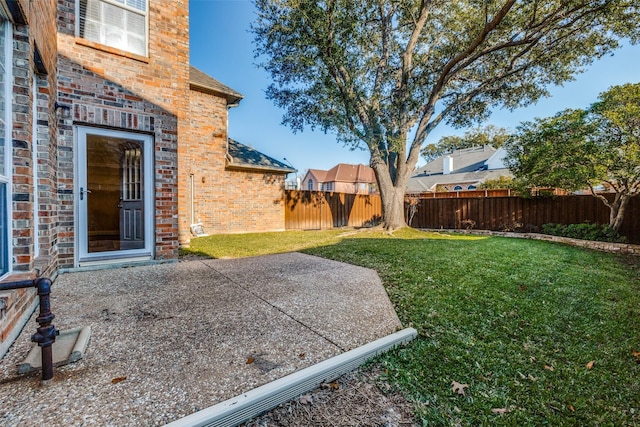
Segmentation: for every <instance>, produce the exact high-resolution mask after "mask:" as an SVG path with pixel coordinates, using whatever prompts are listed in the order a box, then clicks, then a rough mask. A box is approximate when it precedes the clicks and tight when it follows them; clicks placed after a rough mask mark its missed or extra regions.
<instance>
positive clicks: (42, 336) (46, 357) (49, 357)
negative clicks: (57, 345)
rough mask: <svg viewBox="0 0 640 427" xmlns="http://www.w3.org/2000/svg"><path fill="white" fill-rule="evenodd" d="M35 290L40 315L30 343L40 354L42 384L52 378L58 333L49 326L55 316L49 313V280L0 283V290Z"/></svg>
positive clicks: (39, 279) (53, 327) (42, 278)
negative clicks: (33, 344)
mask: <svg viewBox="0 0 640 427" xmlns="http://www.w3.org/2000/svg"><path fill="white" fill-rule="evenodd" d="M33 287H35V288H37V289H38V296H39V298H40V313H39V316H38V317H37V318H36V322H38V325H39V327H38V329H37V332H36V333H35V334H33V335H32V336H31V341H33V342H36V343H38V346H40V351H41V353H42V382H49V381H50V380H51V379H52V378H53V347H52V346H53V343H54V342H55V341H56V335H58V333H59V331H58V330H57V329H56V328H55V326H53V325H52V324H51V322H52V321H53V319H54V318H55V316H54V315H53V313H52V312H51V301H50V299H49V296H50V294H51V279H47V278H44V277H41V278H38V279H35V280H21V281H17V282H6V283H0V290H3V291H4V290H13V289H23V288H33Z"/></svg>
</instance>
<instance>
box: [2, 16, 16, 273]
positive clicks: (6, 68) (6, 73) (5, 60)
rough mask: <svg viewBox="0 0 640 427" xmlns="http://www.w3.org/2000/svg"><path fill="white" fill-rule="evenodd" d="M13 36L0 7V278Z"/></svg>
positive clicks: (5, 258) (7, 204) (5, 245)
mask: <svg viewBox="0 0 640 427" xmlns="http://www.w3.org/2000/svg"><path fill="white" fill-rule="evenodd" d="M12 38H13V36H12V33H11V23H10V22H9V20H8V19H7V17H6V16H5V15H4V14H3V12H2V8H0V277H2V276H3V275H5V274H6V273H8V272H9V267H10V264H9V259H10V247H9V233H10V232H11V225H10V223H9V220H10V218H11V215H10V213H11V212H10V209H11V198H10V197H11V189H10V187H9V184H10V182H11V62H12V61H11V58H12V55H11V52H12V51H11V49H12V45H13V44H12Z"/></svg>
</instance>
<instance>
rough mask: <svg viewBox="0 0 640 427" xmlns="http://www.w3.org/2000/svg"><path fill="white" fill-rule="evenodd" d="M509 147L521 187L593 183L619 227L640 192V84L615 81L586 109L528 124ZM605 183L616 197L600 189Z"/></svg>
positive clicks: (571, 188) (589, 185) (568, 187)
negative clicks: (618, 83)
mask: <svg viewBox="0 0 640 427" xmlns="http://www.w3.org/2000/svg"><path fill="white" fill-rule="evenodd" d="M505 148H506V150H507V158H506V162H507V164H508V166H509V168H510V169H511V170H512V172H513V173H514V175H515V177H516V180H517V181H519V182H520V185H521V186H523V187H558V188H563V189H566V190H569V191H575V190H580V189H584V188H589V189H590V190H591V194H593V195H594V196H595V197H597V198H599V199H600V200H602V202H603V203H604V204H605V205H606V206H607V207H608V208H609V212H610V215H609V225H610V226H611V227H612V228H614V229H615V230H616V231H617V230H619V229H620V226H621V225H622V221H623V219H624V213H625V209H626V207H627V205H628V203H629V200H630V199H631V198H632V197H635V196H637V195H639V194H640V83H636V84H626V85H622V86H614V87H612V88H610V89H609V90H608V91H606V92H604V93H602V94H600V96H599V100H598V102H595V103H594V104H592V105H591V106H590V107H589V108H588V109H586V110H565V111H562V112H560V113H558V114H556V115H555V116H553V117H550V118H544V119H537V120H536V121H535V122H526V123H523V124H522V125H520V126H519V127H518V129H517V131H516V133H515V134H514V135H513V136H512V138H511V139H509V140H508V141H507V143H506V144H505ZM602 184H605V185H606V187H607V188H608V189H610V190H612V191H613V192H614V197H613V200H610V199H609V198H607V197H606V196H605V195H604V194H600V193H598V192H597V191H596V190H595V188H596V187H597V186H599V185H602Z"/></svg>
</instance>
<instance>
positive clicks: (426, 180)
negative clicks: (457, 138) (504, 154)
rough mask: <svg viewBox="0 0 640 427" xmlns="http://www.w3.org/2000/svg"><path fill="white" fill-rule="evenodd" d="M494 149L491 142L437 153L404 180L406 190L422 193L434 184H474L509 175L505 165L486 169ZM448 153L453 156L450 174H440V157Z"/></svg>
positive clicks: (441, 165)
mask: <svg viewBox="0 0 640 427" xmlns="http://www.w3.org/2000/svg"><path fill="white" fill-rule="evenodd" d="M496 151H497V150H496V149H495V148H493V147H491V146H488V145H487V146H484V147H473V148H466V149H463V150H455V151H454V152H453V153H450V154H446V155H445V156H442V157H439V158H437V159H435V160H433V161H431V162H429V163H427V164H426V165H424V166H423V167H421V168H419V169H417V170H416V171H415V172H414V173H413V175H411V178H409V182H408V183H407V192H408V193H422V192H427V191H435V189H436V186H437V185H438V184H444V185H446V184H467V185H469V184H473V185H478V184H481V183H482V182H484V181H486V180H488V179H497V178H499V177H500V176H513V174H512V173H511V171H509V169H506V168H504V169H493V170H487V169H486V167H485V162H486V161H487V160H488V159H489V158H490V157H491V156H493V154H494V153H495V152H496ZM447 156H450V157H451V158H452V159H453V168H452V170H451V173H450V174H446V175H445V174H443V170H444V167H443V163H444V159H445V158H446V157H447Z"/></svg>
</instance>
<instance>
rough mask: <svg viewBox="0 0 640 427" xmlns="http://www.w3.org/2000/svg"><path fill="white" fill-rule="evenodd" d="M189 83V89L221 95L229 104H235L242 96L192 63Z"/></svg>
mask: <svg viewBox="0 0 640 427" xmlns="http://www.w3.org/2000/svg"><path fill="white" fill-rule="evenodd" d="M189 85H190V87H191V89H194V90H198V91H200V92H205V93H213V94H217V95H223V96H224V97H225V98H227V103H228V104H230V105H234V104H237V103H238V102H240V100H241V99H242V98H243V96H242V94H241V93H239V92H236V91H235V90H233V89H231V88H230V87H229V86H225V85H223V84H222V83H220V82H219V81H217V80H216V79H214V78H213V77H211V76H209V75H208V74H205V73H204V72H202V71H200V70H198V69H197V68H196V67H194V66H193V65H190V66H189Z"/></svg>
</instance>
